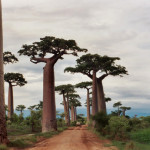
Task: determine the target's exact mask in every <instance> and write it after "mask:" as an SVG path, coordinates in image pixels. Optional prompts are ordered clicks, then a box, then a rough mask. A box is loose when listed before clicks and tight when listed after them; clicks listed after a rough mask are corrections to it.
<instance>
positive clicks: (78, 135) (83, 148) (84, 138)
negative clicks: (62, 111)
mask: <svg viewBox="0 0 150 150" xmlns="http://www.w3.org/2000/svg"><path fill="white" fill-rule="evenodd" d="M106 144H110V142H109V141H107V140H100V139H99V138H98V137H97V136H96V135H94V134H93V133H91V132H90V131H88V130H87V129H86V126H81V127H73V128H69V129H68V130H66V131H64V132H62V133H61V134H59V135H56V136H54V137H52V138H50V139H47V140H44V141H42V142H39V143H37V144H36V145H35V147H32V148H28V149H26V150H29V149H30V150H117V148H116V147H113V146H111V147H106V146H104V145H106Z"/></svg>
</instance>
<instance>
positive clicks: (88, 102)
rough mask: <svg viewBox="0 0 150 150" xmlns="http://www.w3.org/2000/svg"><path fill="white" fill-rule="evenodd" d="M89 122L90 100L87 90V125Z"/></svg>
mask: <svg viewBox="0 0 150 150" xmlns="http://www.w3.org/2000/svg"><path fill="white" fill-rule="evenodd" d="M89 121H90V98H89V89H87V123H88V122H89Z"/></svg>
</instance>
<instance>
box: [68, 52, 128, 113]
mask: <svg viewBox="0 0 150 150" xmlns="http://www.w3.org/2000/svg"><path fill="white" fill-rule="evenodd" d="M116 60H120V58H118V57H108V56H100V55H98V54H93V55H92V54H86V55H83V56H81V57H80V58H79V59H77V60H76V62H77V65H76V66H75V67H67V68H66V69H65V72H71V73H82V74H84V75H87V76H88V77H89V78H90V79H92V81H93V86H92V87H93V88H92V91H93V92H92V95H93V96H92V99H93V100H92V115H95V113H97V112H98V111H99V112H100V111H103V112H106V104H105V98H104V90H103V84H102V81H103V80H104V79H105V78H106V77H107V76H109V75H112V76H120V77H122V76H123V75H124V74H128V73H127V71H126V68H125V67H123V66H121V65H116V64H115V61H116ZM98 73H100V76H99V77H97V74H98Z"/></svg>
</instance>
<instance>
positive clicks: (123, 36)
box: [2, 0, 150, 108]
mask: <svg viewBox="0 0 150 150" xmlns="http://www.w3.org/2000/svg"><path fill="white" fill-rule="evenodd" d="M2 5H3V28H4V51H11V52H12V53H14V54H15V55H16V56H17V57H18V59H19V62H18V63H16V64H9V65H6V66H5V73H6V72H19V73H22V74H23V75H24V76H25V78H26V80H27V81H28V84H27V85H25V86H24V87H15V88H14V105H15V106H16V105H18V104H24V105H26V106H27V107H28V106H30V105H34V104H37V103H38V102H39V100H42V90H43V83H42V80H43V66H44V64H37V65H35V64H32V63H31V62H30V61H29V58H28V57H26V56H21V57H20V56H18V54H17V51H18V50H20V49H21V47H22V45H23V44H31V43H32V42H35V41H39V39H40V38H41V37H44V36H55V37H58V38H64V39H74V40H76V42H77V43H78V45H79V46H80V47H82V48H87V49H88V52H89V53H93V54H95V53H98V54H100V55H108V56H115V57H116V56H117V57H120V58H121V60H120V61H117V62H116V63H118V64H121V65H123V66H125V67H126V68H127V70H128V72H129V75H128V76H124V77H123V78H120V77H111V76H108V77H107V78H106V79H105V80H104V81H103V85H104V90H105V94H106V96H107V97H111V98H112V102H109V104H107V107H108V108H112V105H113V103H115V102H117V101H121V102H122V103H123V105H125V106H131V107H132V108H149V107H150V69H149V68H150V58H149V57H150V1H149V0H55V1H54V0H53V1H52V0H2ZM81 55H82V54H80V56H81ZM76 59H77V58H75V57H70V56H69V57H68V56H65V59H64V60H59V61H58V63H57V64H56V65H55V80H56V83H55V84H56V85H61V84H70V83H71V84H75V83H78V82H81V81H88V80H89V79H88V77H86V76H84V75H81V74H76V75H72V74H69V73H64V68H65V67H68V66H74V65H75V64H76V62H75V60H76ZM78 92H79V94H80V95H81V102H82V103H84V102H85V99H86V91H85V90H78ZM5 95H6V96H5V99H6V103H7V101H8V100H7V95H8V84H7V83H5ZM61 101H62V97H61V96H58V94H57V93H56V107H57V108H62V106H61V105H60V102H61Z"/></svg>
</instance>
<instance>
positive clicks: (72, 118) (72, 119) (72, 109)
mask: <svg viewBox="0 0 150 150" xmlns="http://www.w3.org/2000/svg"><path fill="white" fill-rule="evenodd" d="M71 121H72V122H73V121H74V107H73V106H71Z"/></svg>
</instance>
